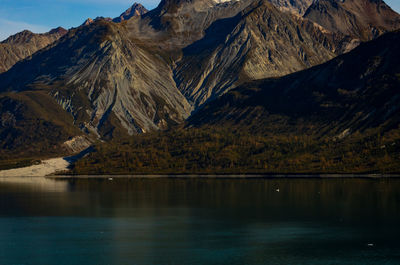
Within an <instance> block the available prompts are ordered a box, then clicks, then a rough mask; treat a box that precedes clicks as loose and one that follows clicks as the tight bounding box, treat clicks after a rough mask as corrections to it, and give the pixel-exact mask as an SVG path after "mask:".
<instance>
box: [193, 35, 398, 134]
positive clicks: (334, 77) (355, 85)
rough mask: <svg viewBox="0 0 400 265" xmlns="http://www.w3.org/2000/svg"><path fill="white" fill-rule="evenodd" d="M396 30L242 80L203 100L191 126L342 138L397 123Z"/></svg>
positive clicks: (393, 127) (384, 129)
mask: <svg viewBox="0 0 400 265" xmlns="http://www.w3.org/2000/svg"><path fill="white" fill-rule="evenodd" d="M399 41H400V31H396V32H391V33H387V34H385V35H383V36H382V37H380V38H378V39H376V40H374V41H371V42H368V43H363V44H361V45H360V46H359V47H357V48H356V49H354V50H353V51H351V52H349V53H347V54H345V55H342V56H339V57H337V58H335V59H333V60H331V61H329V62H327V63H325V64H322V65H319V66H316V67H313V68H310V69H307V70H304V71H301V72H298V73H294V74H291V75H288V76H285V77H282V78H270V79H264V80H258V81H253V82H249V83H247V84H244V85H242V86H240V87H238V88H237V89H234V90H232V91H230V92H228V93H227V94H225V95H223V96H221V97H220V98H218V99H216V100H214V101H212V102H210V103H209V104H207V105H205V106H204V107H203V108H202V109H200V110H199V111H197V112H196V113H195V114H194V115H192V116H191V117H190V118H189V125H191V126H196V127H198V126H206V125H207V126H210V125H213V126H223V127H227V126H233V127H236V128H250V129H251V130H252V131H269V132H271V133H275V134H276V133H280V134H281V133H291V132H297V133H299V135H300V134H304V133H306V134H309V135H313V134H314V135H320V136H326V135H330V136H331V137H339V138H343V137H346V136H347V135H350V134H352V133H355V132H365V131H366V130H368V129H372V128H379V129H380V130H381V131H382V132H385V131H389V130H396V129H397V130H398V129H399V124H400V104H399V100H398V99H399V97H400V65H399V63H398V61H399V60H400V50H399V43H400V42H399Z"/></svg>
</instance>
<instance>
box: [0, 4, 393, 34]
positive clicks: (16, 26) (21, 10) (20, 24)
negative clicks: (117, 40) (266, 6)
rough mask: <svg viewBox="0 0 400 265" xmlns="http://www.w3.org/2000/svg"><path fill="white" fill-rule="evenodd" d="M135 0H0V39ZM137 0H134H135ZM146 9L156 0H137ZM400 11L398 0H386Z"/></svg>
mask: <svg viewBox="0 0 400 265" xmlns="http://www.w3.org/2000/svg"><path fill="white" fill-rule="evenodd" d="M134 1H135V0H133V1H131V0H0V41H1V40H4V39H6V38H7V37H8V36H10V35H12V34H15V33H17V32H19V31H22V30H24V29H29V30H31V31H33V32H35V33H40V32H47V31H49V30H50V29H52V28H56V27H58V26H62V27H64V28H67V29H68V28H71V27H76V26H79V25H80V24H81V23H82V22H83V21H84V20H86V19H87V18H88V17H91V18H95V17H97V16H104V17H116V16H118V15H119V14H121V13H122V12H123V11H125V10H126V9H127V8H128V7H129V6H131V5H132V4H133V2H134ZM136 1H138V0H136ZM138 2H140V3H141V4H143V5H144V6H145V7H146V8H147V9H153V8H155V7H156V6H157V5H158V3H159V0H143V1H138ZM386 3H387V4H389V5H390V6H391V7H392V8H393V9H395V10H396V11H397V12H400V0H387V1H386Z"/></svg>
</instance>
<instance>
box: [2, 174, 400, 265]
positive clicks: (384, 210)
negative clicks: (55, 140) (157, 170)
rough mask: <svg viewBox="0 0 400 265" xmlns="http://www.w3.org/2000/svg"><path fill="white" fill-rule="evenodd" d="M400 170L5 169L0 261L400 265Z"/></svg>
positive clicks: (6, 262) (19, 262) (35, 262)
mask: <svg viewBox="0 0 400 265" xmlns="http://www.w3.org/2000/svg"><path fill="white" fill-rule="evenodd" d="M399 224H400V180H399V179H387V178H385V179H357V178H332V179H330V178H328V179H319V178H311V179H306V178H290V179H287V178H279V179H274V178H265V179H263V178H262V179H253V178H249V179H227V178H221V179H217V178H113V179H112V180H109V179H107V178H92V179H61V180H60V179H58V180H54V179H45V178H27V177H25V178H0V264H58V265H61V264H285V265H288V264H307V265H310V264H321V265H322V264H324V265H326V264H349V265H350V264H351V265H355V264H363V265H364V264H380V265H381V264H400V225H399Z"/></svg>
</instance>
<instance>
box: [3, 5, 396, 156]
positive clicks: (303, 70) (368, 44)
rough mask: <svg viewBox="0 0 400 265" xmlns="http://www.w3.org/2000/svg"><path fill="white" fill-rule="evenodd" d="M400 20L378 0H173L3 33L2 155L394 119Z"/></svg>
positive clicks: (362, 125)
mask: <svg viewBox="0 0 400 265" xmlns="http://www.w3.org/2000/svg"><path fill="white" fill-rule="evenodd" d="M397 29H400V15H399V14H397V13H396V12H394V11H393V10H392V9H391V8H390V7H389V6H388V5H386V4H385V3H384V2H383V1H381V0H316V1H311V0H293V1H286V0H270V1H268V0H261V1H260V0H240V1H215V0H162V1H161V3H160V4H159V6H158V7H157V8H155V9H153V10H150V11H147V10H146V9H145V8H144V7H143V6H142V5H140V4H137V3H135V4H134V5H133V6H132V7H130V8H129V9H128V10H127V11H125V12H124V13H122V14H121V16H119V17H117V18H114V19H109V18H102V17H99V18H96V19H94V20H92V19H88V20H87V21H85V22H84V23H83V24H82V25H81V26H79V27H77V28H72V29H69V30H68V31H67V30H64V29H62V28H58V29H55V30H52V31H50V32H49V33H46V34H33V33H30V32H27V31H24V32H21V33H18V34H16V35H14V36H11V37H10V38H8V39H7V40H5V41H3V42H2V43H1V44H0V58H2V61H1V62H2V64H1V65H0V72H3V73H2V74H0V114H1V124H0V140H1V141H0V146H1V147H2V148H1V149H2V150H1V152H0V156H1V158H3V159H5V158H10V157H20V156H21V154H23V155H22V156H32V155H34V154H37V153H42V154H56V153H58V152H60V153H68V152H72V151H76V150H79V149H83V148H85V147H87V146H88V145H89V144H90V143H94V142H96V141H98V140H101V141H114V140H115V139H122V138H126V137H129V136H130V135H137V134H143V133H144V134H146V133H151V132H155V131H158V130H175V128H178V127H179V128H181V125H182V124H184V126H185V127H186V128H206V127H207V128H208V127H215V126H227V127H230V128H235V130H252V131H255V132H262V131H265V130H267V131H268V130H269V131H270V132H272V133H275V134H277V133H278V134H279V133H285V132H298V133H301V134H305V133H308V134H313V135H319V136H328V135H329V136H330V137H332V139H342V138H344V137H346V136H347V135H350V134H352V133H355V132H363V131H365V130H368V129H374V128H380V130H382V132H387V131H390V130H392V129H394V128H397V127H396V126H398V124H399V120H398V118H397V117H398V116H399V113H398V104H397V103H396V99H397V97H398V95H399V91H398V88H399V83H398V74H399V73H400V71H399V70H400V69H399V68H398V64H397V63H396V59H398V55H399V54H398V51H397V50H398V49H397V47H398V43H399V42H398V38H399V31H396V30H397ZM48 132H50V133H48ZM315 132H318V133H315ZM66 143H67V144H66ZM71 143H75V144H73V145H74V146H75V147H74V148H72V147H71ZM76 146H78V148H76ZM79 146H81V148H79ZM72 149H73V150H72Z"/></svg>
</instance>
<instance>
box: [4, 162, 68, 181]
mask: <svg viewBox="0 0 400 265" xmlns="http://www.w3.org/2000/svg"><path fill="white" fill-rule="evenodd" d="M70 164H71V163H70V162H69V161H67V159H66V158H65V157H56V158H51V159H46V160H42V161H40V164H38V165H31V166H27V167H19V168H13V169H6V170H0V177H3V178H5V177H46V176H48V175H54V174H56V173H57V172H62V171H65V170H68V167H69V166H70Z"/></svg>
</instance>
